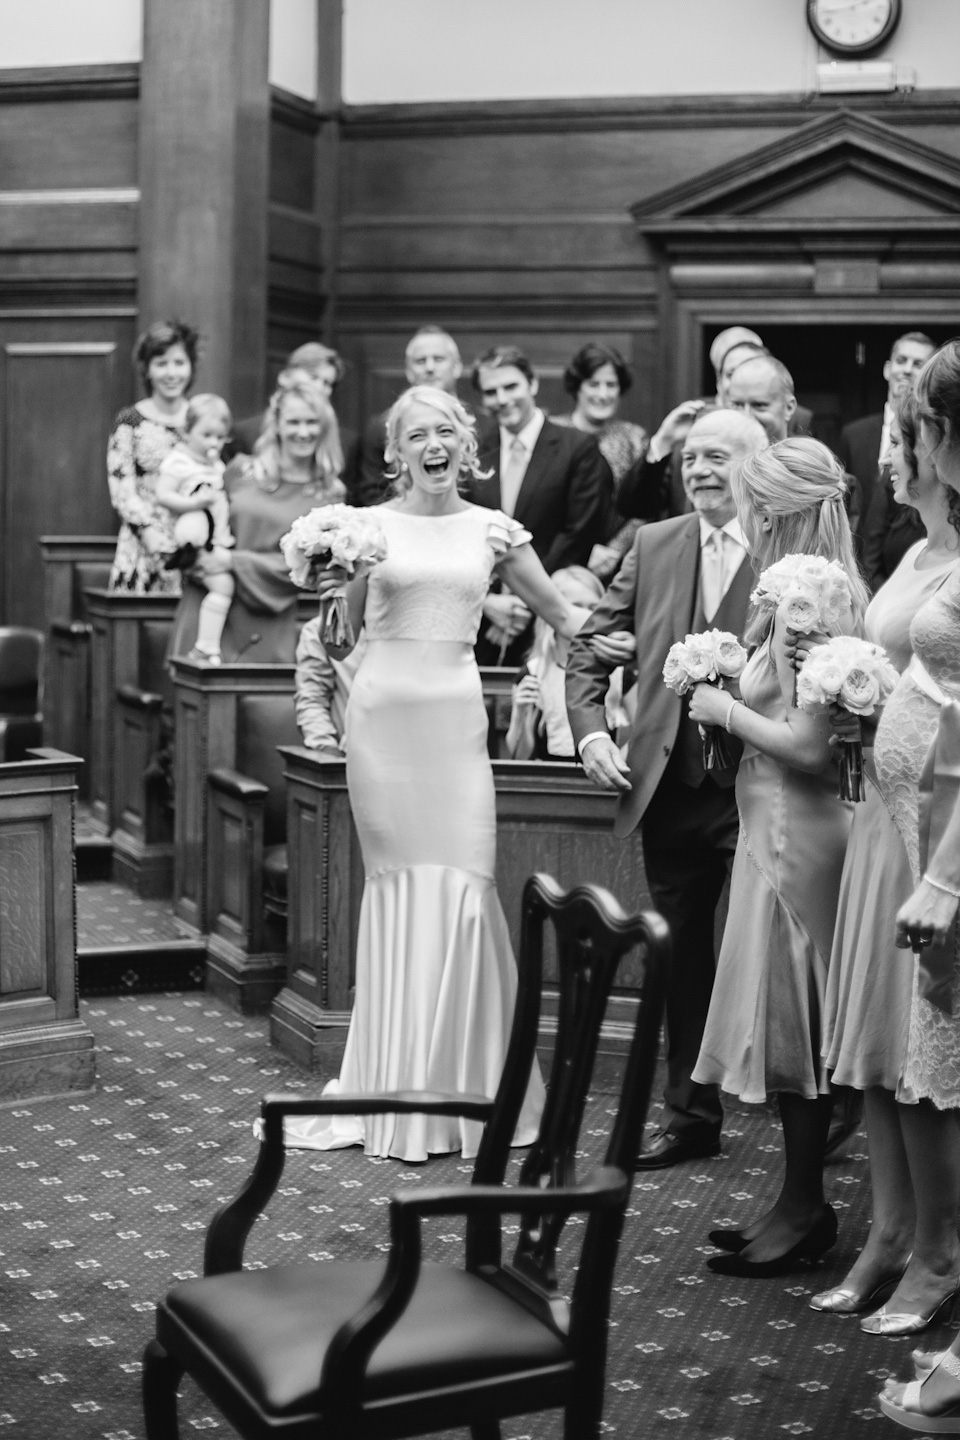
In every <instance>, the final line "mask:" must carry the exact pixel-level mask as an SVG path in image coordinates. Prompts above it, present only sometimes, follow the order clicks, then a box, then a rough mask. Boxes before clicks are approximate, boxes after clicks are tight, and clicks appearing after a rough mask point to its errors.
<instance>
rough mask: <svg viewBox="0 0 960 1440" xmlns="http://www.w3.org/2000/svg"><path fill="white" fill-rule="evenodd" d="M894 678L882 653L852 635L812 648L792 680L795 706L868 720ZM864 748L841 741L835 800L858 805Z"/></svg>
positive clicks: (861, 797)
mask: <svg viewBox="0 0 960 1440" xmlns="http://www.w3.org/2000/svg"><path fill="white" fill-rule="evenodd" d="M899 678H900V677H899V675H898V674H897V671H896V669H895V668H894V666H893V665H891V664H890V661H889V660H888V659H887V655H886V651H885V650H882V649H881V648H880V646H879V645H872V644H871V643H870V641H869V640H858V639H857V638H856V636H854V635H837V636H835V637H834V639H832V640H828V641H827V642H826V644H825V645H815V646H814V648H813V649H812V650H811V651H810V654H809V655H808V656H807V658H806V660H805V661H804V665H803V669H802V670H801V671H800V676H799V679H798V680H797V705H798V707H799V709H801V710H804V711H806V712H807V714H815V713H816V712H817V711H818V710H820V709H821V708H822V707H823V706H824V705H839V706H840V708H841V709H843V710H846V711H848V712H849V714H851V715H857V716H859V715H872V714H873V712H874V711H875V710H876V708H877V706H878V705H882V704H883V703H884V701H885V700H886V699H887V697H888V695H889V694H890V692H891V691H892V689H893V687H894V686H895V685H896V683H897V681H898V679H899ZM863 798H864V788H863V745H862V742H861V740H860V739H859V738H857V739H854V740H844V742H843V747H842V750H841V755H840V799H841V800H862V799H863Z"/></svg>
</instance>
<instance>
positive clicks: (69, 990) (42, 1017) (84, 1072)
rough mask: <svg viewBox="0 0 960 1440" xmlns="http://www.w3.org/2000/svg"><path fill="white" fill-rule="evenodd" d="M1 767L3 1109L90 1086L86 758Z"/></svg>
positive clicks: (46, 758) (44, 756)
mask: <svg viewBox="0 0 960 1440" xmlns="http://www.w3.org/2000/svg"><path fill="white" fill-rule="evenodd" d="M36 753H37V755H38V758H37V759H35V760H27V761H23V762H20V763H18V764H15V765H0V890H2V894H3V905H2V906H0V1105H4V1104H11V1103H13V1102H14V1101H18V1100H26V1099H41V1098H44V1097H47V1096H52V1095H65V1094H70V1093H75V1092H81V1091H85V1090H92V1089H93V1086H94V1082H95V1079H96V1059H95V1053H94V1042H93V1036H92V1035H91V1033H90V1031H89V1030H88V1029H87V1027H86V1026H85V1025H84V1024H83V1022H82V1021H81V1019H80V1015H79V1010H78V1006H77V975H76V895H75V887H74V875H73V810H74V797H75V796H76V789H77V787H76V771H77V766H78V765H79V764H80V763H81V762H80V761H79V760H78V759H77V758H76V757H75V756H73V755H64V754H62V753H61V752H60V751H58V750H46V751H38V752H36Z"/></svg>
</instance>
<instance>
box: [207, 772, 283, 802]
mask: <svg viewBox="0 0 960 1440" xmlns="http://www.w3.org/2000/svg"><path fill="white" fill-rule="evenodd" d="M207 782H208V783H209V784H210V785H211V786H212V787H213V789H214V790H219V791H221V792H222V793H223V794H224V795H230V796H232V797H233V799H234V800H266V798H267V796H268V795H269V794H270V787H269V785H263V784H261V782H260V781H259V780H251V779H250V777H249V775H241V774H240V771H239V770H211V771H210V773H209V775H208V776H207Z"/></svg>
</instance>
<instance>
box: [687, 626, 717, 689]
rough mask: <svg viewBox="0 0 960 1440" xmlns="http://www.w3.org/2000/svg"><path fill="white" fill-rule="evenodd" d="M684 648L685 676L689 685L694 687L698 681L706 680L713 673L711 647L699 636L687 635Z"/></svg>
mask: <svg viewBox="0 0 960 1440" xmlns="http://www.w3.org/2000/svg"><path fill="white" fill-rule="evenodd" d="M684 648H685V650H686V652H687V653H686V662H687V674H688V675H689V676H690V681H691V684H693V685H696V684H697V682H698V681H700V680H706V679H708V678H709V676H711V675H712V674H713V673H714V671H713V646H712V645H711V644H710V643H709V642H706V643H705V642H704V641H703V640H702V639H701V638H700V636H699V635H688V636H687V638H686V640H685V642H684Z"/></svg>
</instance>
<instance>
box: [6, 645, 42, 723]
mask: <svg viewBox="0 0 960 1440" xmlns="http://www.w3.org/2000/svg"><path fill="white" fill-rule="evenodd" d="M42 653H43V636H42V634H41V633H40V631H39V630H28V629H25V628H24V627H23V626H20V625H4V626H0V715H35V714H37V712H38V711H39V709H40V660H41V655H42Z"/></svg>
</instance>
